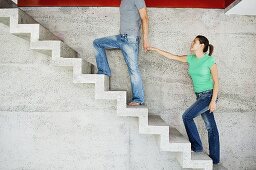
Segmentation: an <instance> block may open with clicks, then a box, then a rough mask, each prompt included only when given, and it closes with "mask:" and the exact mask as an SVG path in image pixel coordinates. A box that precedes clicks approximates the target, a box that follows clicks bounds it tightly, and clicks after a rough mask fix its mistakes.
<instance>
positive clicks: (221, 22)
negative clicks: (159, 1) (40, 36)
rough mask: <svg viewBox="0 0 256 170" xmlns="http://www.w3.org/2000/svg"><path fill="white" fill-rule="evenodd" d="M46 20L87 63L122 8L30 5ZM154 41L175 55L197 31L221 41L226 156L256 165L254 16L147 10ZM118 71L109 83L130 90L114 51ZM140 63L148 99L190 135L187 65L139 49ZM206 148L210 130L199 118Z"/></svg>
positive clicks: (230, 161) (113, 30)
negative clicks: (185, 120) (94, 43)
mask: <svg viewBox="0 0 256 170" xmlns="http://www.w3.org/2000/svg"><path fill="white" fill-rule="evenodd" d="M24 10H25V11H27V12H28V13H29V14H30V15H32V16H33V17H34V18H35V19H36V20H37V21H39V22H40V23H42V24H43V25H44V26H46V27H47V28H49V29H50V30H52V31H53V32H54V33H55V34H56V35H58V36H60V37H62V39H63V40H65V41H66V42H67V43H68V44H69V45H70V46H71V47H73V48H74V49H75V50H77V51H78V52H79V54H80V55H81V56H82V57H83V58H86V59H87V60H88V61H90V62H92V63H95V58H94V51H93V47H92V41H93V40H94V39H95V38H99V37H103V36H108V35H114V34H118V31H119V27H118V26H119V11H118V8H24ZM148 12H149V16H150V40H151V44H152V45H153V46H156V47H159V48H162V49H164V50H167V51H171V52H173V53H176V54H187V53H188V52H189V47H190V43H191V41H192V40H193V39H194V37H195V36H196V35H198V34H203V35H205V36H207V37H208V38H209V40H210V42H211V43H212V44H213V45H214V46H215V52H214V56H215V58H216V60H217V64H218V68H219V77H220V93H219V98H220V100H219V104H218V109H217V111H216V113H215V117H216V121H217V123H218V127H219V130H220V140H221V160H222V163H223V165H224V166H225V167H227V168H229V169H233V170H236V169H237V170H240V169H251V170H252V169H256V157H255V155H256V142H255V141H256V136H255V130H256V125H255V123H256V118H255V114H256V105H255V102H256V89H255V86H256V80H255V78H256V75H255V72H256V67H255V63H256V57H255V56H256V48H255V44H256V18H255V17H250V16H227V15H225V14H224V10H203V9H163V8H159V9H154V8H152V9H149V11H148ZM108 55H109V57H108V58H109V63H110V66H111V68H112V72H113V76H112V79H111V88H112V89H115V90H128V91H129V97H130V96H131V95H130V94H131V93H130V83H129V77H128V73H127V67H126V65H125V63H124V60H123V57H122V55H121V53H120V52H119V51H117V50H114V51H108ZM139 62H140V69H141V72H142V77H143V81H144V86H145V93H146V105H147V106H148V107H149V110H150V112H151V113H152V114H158V115H161V116H162V117H163V118H164V119H165V121H167V122H168V123H169V124H170V125H172V126H175V127H177V128H178V129H179V130H180V131H182V132H183V134H184V135H185V134H186V133H185V130H184V127H183V123H182V121H181V116H182V113H183V112H184V111H185V110H186V108H188V107H189V106H190V105H191V104H192V103H193V102H194V101H195V96H194V95H193V89H192V86H191V80H190V78H189V76H188V75H187V66H186V65H184V64H182V63H178V62H174V61H170V60H167V59H165V58H161V57H160V56H158V55H157V54H154V53H147V54H145V53H144V52H141V53H140V61H139ZM197 124H198V126H199V130H200V132H201V134H202V139H203V142H204V145H205V149H206V150H207V133H206V131H205V128H204V125H203V122H202V121H201V119H200V118H198V119H197Z"/></svg>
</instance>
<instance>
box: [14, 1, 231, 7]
mask: <svg viewBox="0 0 256 170" xmlns="http://www.w3.org/2000/svg"><path fill="white" fill-rule="evenodd" d="M145 1H146V4H147V6H148V7H159V8H225V7H226V4H229V3H232V2H231V1H234V0H145ZM120 2H121V0H19V1H18V6H20V7H25V6H26V7H32V6H34V7H46V6H48V7H54V6H55V7H56V6H68V7H72V6H94V7H118V6H119V5H120Z"/></svg>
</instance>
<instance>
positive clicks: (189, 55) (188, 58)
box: [187, 54, 192, 64]
mask: <svg viewBox="0 0 256 170" xmlns="http://www.w3.org/2000/svg"><path fill="white" fill-rule="evenodd" d="M191 58H192V55H191V54H188V55H187V62H188V64H190V62H191Z"/></svg>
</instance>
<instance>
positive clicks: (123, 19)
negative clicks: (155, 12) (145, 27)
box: [120, 0, 146, 36]
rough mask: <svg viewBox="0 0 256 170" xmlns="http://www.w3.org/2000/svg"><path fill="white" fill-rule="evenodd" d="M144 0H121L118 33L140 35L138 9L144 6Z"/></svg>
mask: <svg viewBox="0 0 256 170" xmlns="http://www.w3.org/2000/svg"><path fill="white" fill-rule="evenodd" d="M145 7H146V4H145V1H144V0H122V1H121V5H120V34H128V35H131V36H140V28H141V18H140V13H139V10H140V9H141V8H145Z"/></svg>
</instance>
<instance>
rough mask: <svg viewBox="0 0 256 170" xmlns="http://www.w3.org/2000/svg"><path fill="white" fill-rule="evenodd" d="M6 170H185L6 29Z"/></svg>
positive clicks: (0, 94) (2, 114) (2, 68)
mask: <svg viewBox="0 0 256 170" xmlns="http://www.w3.org/2000/svg"><path fill="white" fill-rule="evenodd" d="M0 40H1V41H0V46H1V52H2V55H1V57H0V82H2V83H0V89H1V90H0V139H1V140H0V153H1V154H0V169H4V170H8V169H31V170H32V169H54V170H56V169H69V170H70V169H83V170H84V169H88V170H92V169H97V170H100V169H102V170H103V169H104V170H105V169H117V170H120V169H121V170H130V169H135V170H139V169H145V170H148V169H152V170H153V169H173V170H176V169H177V170H179V169H181V167H180V165H179V164H178V162H177V161H176V160H175V158H174V155H170V154H169V153H166V152H160V151H159V148H158V147H159V145H158V144H157V142H156V140H155V137H154V136H152V135H139V134H138V132H139V131H138V123H137V119H129V118H119V117H117V115H116V110H115V107H116V103H115V102H113V101H104V100H97V101H95V100H94V85H93V84H85V85H81V84H73V83H72V81H73V80H72V70H70V69H68V68H63V67H60V68H58V67H54V66H51V65H50V57H48V56H46V55H44V54H41V53H38V52H35V51H33V50H30V49H29V42H27V41H26V40H24V39H21V38H19V37H17V36H14V35H12V34H10V33H9V27H7V26H5V25H3V24H0Z"/></svg>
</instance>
